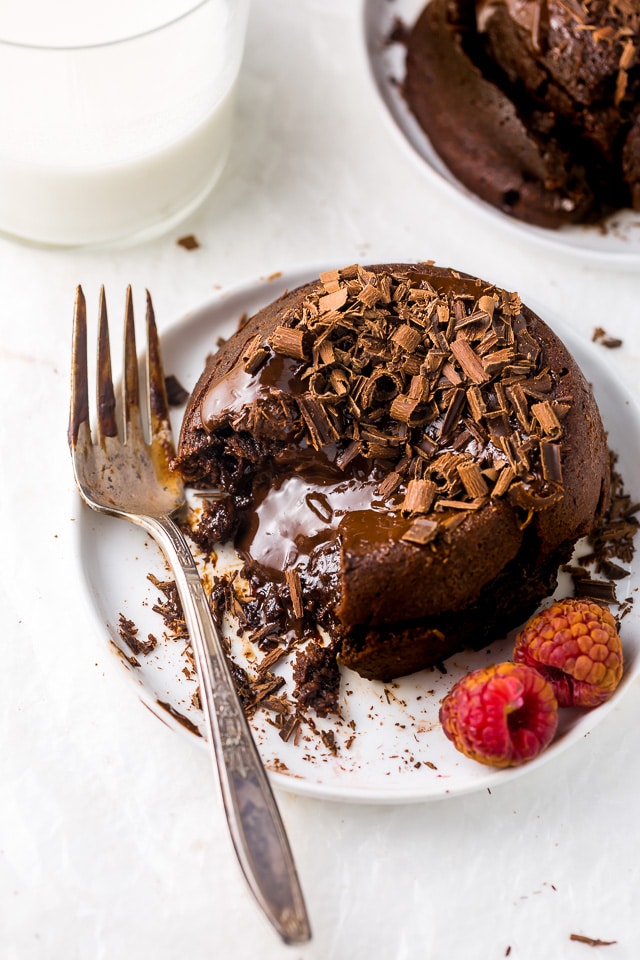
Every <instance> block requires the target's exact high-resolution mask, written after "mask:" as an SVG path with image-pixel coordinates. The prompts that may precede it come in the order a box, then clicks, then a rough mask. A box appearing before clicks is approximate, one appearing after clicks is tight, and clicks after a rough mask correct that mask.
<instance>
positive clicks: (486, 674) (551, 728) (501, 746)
mask: <svg viewBox="0 0 640 960" xmlns="http://www.w3.org/2000/svg"><path fill="white" fill-rule="evenodd" d="M440 722H441V723H442V726H443V729H444V732H445V734H446V735H447V737H448V738H449V740H451V741H452V743H453V744H454V746H455V747H457V749H458V750H460V752H461V753H464V755H465V756H466V757H470V758H471V759H472V760H478V761H479V762H480V763H486V764H488V765H489V766H493V767H515V766H518V765H519V764H521V763H526V761H527V760H533V758H534V757H537V756H538V754H539V753H541V751H542V750H544V748H545V747H546V746H547V745H548V744H549V743H550V742H551V740H552V739H553V736H554V734H555V732H556V728H557V726H558V704H557V702H556V698H555V696H554V693H553V689H552V687H551V685H550V684H549V683H547V681H546V680H545V679H544V677H543V676H542V675H541V674H540V673H539V672H538V671H537V670H534V669H532V668H531V667H527V666H525V665H524V664H520V663H498V664H494V665H493V666H491V667H483V668H482V669H481V670H474V671H473V672H472V673H468V674H467V675H466V676H465V677H462V679H461V680H458V682H457V683H456V684H455V685H454V686H453V688H452V689H451V691H450V692H449V693H448V694H447V696H446V697H445V699H444V700H443V702H442V706H441V707H440Z"/></svg>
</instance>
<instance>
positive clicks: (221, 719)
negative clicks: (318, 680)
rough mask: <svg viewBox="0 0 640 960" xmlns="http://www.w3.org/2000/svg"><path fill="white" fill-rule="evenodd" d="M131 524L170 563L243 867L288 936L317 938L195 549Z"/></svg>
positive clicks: (152, 524) (163, 521)
mask: <svg viewBox="0 0 640 960" xmlns="http://www.w3.org/2000/svg"><path fill="white" fill-rule="evenodd" d="M130 519H131V520H133V521H134V522H136V523H138V524H140V525H141V526H143V527H144V528H145V529H146V530H147V531H148V533H150V534H151V536H152V537H154V539H155V540H156V542H157V543H158V544H159V545H160V546H161V547H162V548H163V549H164V551H165V553H166V556H167V558H168V559H169V561H170V562H171V566H172V569H173V573H174V576H175V581H176V586H177V589H178V593H179V595H180V600H181V601H182V607H183V612H184V617H185V621H186V624H187V629H188V631H189V636H190V638H191V644H192V648H193V653H194V657H195V661H196V666H197V670H198V677H199V681H200V692H201V701H202V708H203V711H204V716H205V721H206V724H207V731H208V734H209V744H210V746H211V748H212V750H213V754H214V757H215V761H216V764H217V768H218V773H219V780H220V787H221V793H222V799H223V802H224V806H225V810H226V814H227V820H228V823H229V830H230V833H231V837H232V840H233V843H234V846H235V848H236V852H237V855H238V859H239V861H240V865H241V867H242V870H243V872H244V874H245V877H246V879H247V882H248V883H249V886H250V887H251V889H252V891H253V893H254V895H255V897H256V899H257V900H258V902H259V903H260V905H261V906H262V909H263V910H264V911H265V913H266V914H267V916H269V918H270V919H271V922H272V923H273V924H274V926H275V927H276V929H277V930H278V931H279V933H280V935H281V937H282V939H283V940H284V941H285V942H286V943H302V942H304V941H306V940H308V939H309V937H310V935H311V934H310V930H309V923H308V920H307V916H306V910H305V906H304V900H303V897H302V891H301V889H300V885H299V882H298V877H297V873H296V868H295V864H294V862H293V857H292V855H291V850H290V847H289V843H288V841H287V836H286V833H285V830H284V827H283V824H282V821H281V819H280V814H279V812H278V808H277V806H276V802H275V800H274V797H273V794H272V792H271V787H270V785H269V781H268V779H267V775H266V773H265V771H264V767H263V766H262V762H261V760H260V757H259V754H258V750H257V748H256V745H255V742H254V740H253V736H252V734H251V730H250V728H249V724H248V722H247V719H246V717H245V715H244V712H243V710H242V706H241V704H240V700H239V698H238V695H237V693H236V691H235V687H234V685H233V679H232V677H231V673H230V671H229V668H228V666H227V661H226V657H225V654H224V650H223V647H222V643H221V640H220V636H219V633H218V630H217V628H216V625H215V623H214V622H213V617H212V615H211V610H210V608H209V604H208V601H207V597H206V594H205V592H204V588H203V586H202V581H201V580H200V577H199V575H198V570H197V568H196V565H195V562H194V560H193V556H192V554H191V551H190V549H189V546H188V544H187V542H186V540H185V539H184V537H183V535H182V532H181V531H180V529H179V528H178V527H177V525H176V524H175V523H174V522H173V520H171V518H169V517H150V516H139V515H138V516H133V515H130Z"/></svg>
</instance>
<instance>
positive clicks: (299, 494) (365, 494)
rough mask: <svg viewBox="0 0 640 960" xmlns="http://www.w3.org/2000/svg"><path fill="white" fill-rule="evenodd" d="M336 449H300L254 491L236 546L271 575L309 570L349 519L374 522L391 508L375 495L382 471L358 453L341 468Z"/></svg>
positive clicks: (280, 579) (277, 578)
mask: <svg viewBox="0 0 640 960" xmlns="http://www.w3.org/2000/svg"><path fill="white" fill-rule="evenodd" d="M336 452H337V451H336V448H335V447H330V448H328V450H325V451H310V450H308V448H307V449H305V448H300V449H299V450H298V454H299V456H298V457H297V458H296V460H295V461H293V462H292V463H290V464H287V465H286V466H283V467H282V469H281V470H279V472H278V474H277V475H276V477H275V478H272V479H270V480H269V481H268V482H265V484H264V486H263V487H262V488H260V487H259V488H258V489H257V490H254V502H253V504H252V507H251V509H250V510H248V511H246V512H245V514H244V516H243V522H242V525H241V527H240V530H239V532H238V536H237V537H236V548H237V550H238V551H239V553H240V554H241V555H242V556H243V557H244V558H245V559H247V560H250V561H252V562H253V563H254V564H257V565H258V566H259V567H260V568H262V570H263V571H264V572H266V573H267V574H268V576H269V577H270V578H272V579H276V580H278V581H282V580H283V579H284V571H285V570H286V569H287V568H290V567H296V566H297V567H301V568H302V569H304V568H306V567H307V566H308V564H309V560H310V558H311V556H312V554H313V553H314V552H316V551H317V550H318V548H320V547H322V546H323V545H324V544H327V543H329V542H331V541H335V540H336V539H337V537H338V534H339V531H340V528H341V524H342V522H343V519H344V518H345V517H349V516H350V515H351V514H353V513H354V512H356V513H357V514H365V515H367V516H368V517H370V520H369V522H370V524H371V525H372V526H375V524H376V523H377V522H378V520H379V518H381V517H383V516H384V514H385V511H387V510H389V509H390V507H391V506H392V505H391V503H390V501H389V500H385V499H383V498H382V497H380V496H379V494H378V493H377V489H378V484H379V482H380V479H381V474H380V471H379V470H378V469H376V468H372V467H370V466H369V465H368V464H367V462H366V461H364V460H363V458H361V457H358V458H356V460H355V461H353V462H352V463H350V464H349V467H348V469H347V470H346V471H343V470H340V468H339V467H338V466H337V465H336V463H335V459H332V458H335V456H336Z"/></svg>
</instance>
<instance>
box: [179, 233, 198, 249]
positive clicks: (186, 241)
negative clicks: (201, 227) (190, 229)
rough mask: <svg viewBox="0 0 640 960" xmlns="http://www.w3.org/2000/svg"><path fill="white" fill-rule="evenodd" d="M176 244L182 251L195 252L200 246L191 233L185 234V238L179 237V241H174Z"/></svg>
mask: <svg viewBox="0 0 640 960" xmlns="http://www.w3.org/2000/svg"><path fill="white" fill-rule="evenodd" d="M176 243H177V244H178V246H179V247H182V248H183V249H184V250H197V249H198V247H199V246H200V244H199V243H198V240H197V239H196V237H194V235H193V234H192V233H189V234H187V235H186V236H185V237H180V239H179V240H176Z"/></svg>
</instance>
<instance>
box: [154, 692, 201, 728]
mask: <svg viewBox="0 0 640 960" xmlns="http://www.w3.org/2000/svg"><path fill="white" fill-rule="evenodd" d="M156 703H157V704H158V706H159V707H162V709H163V710H166V711H167V713H170V714H171V716H172V717H173V718H174V719H175V720H177V721H178V723H180V724H182V726H183V727H186V729H187V730H188V731H189V732H190V733H195V735H196V736H197V737H199V736H200V731H199V730H198V728H197V727H196V725H195V723H193V722H192V721H191V720H189V717H185V715H184V714H183V713H180V711H179V710H176V708H175V707H173V706H172V705H171V704H170V703H165V702H163V701H162V700H156Z"/></svg>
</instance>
